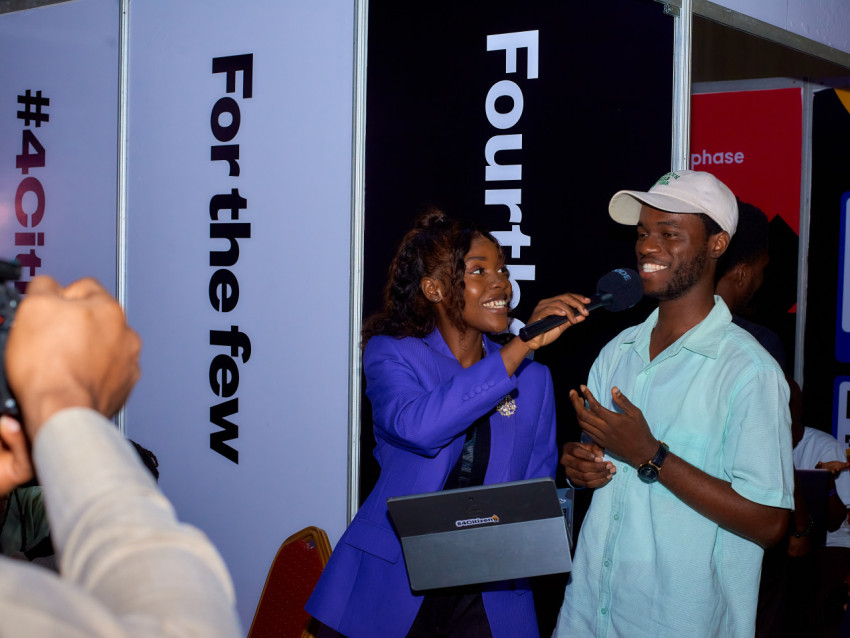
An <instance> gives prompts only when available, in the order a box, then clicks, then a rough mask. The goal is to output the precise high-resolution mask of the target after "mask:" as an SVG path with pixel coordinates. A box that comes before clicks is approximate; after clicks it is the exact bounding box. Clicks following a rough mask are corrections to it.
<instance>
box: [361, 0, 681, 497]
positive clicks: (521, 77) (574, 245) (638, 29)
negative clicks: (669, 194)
mask: <svg viewBox="0 0 850 638" xmlns="http://www.w3.org/2000/svg"><path fill="white" fill-rule="evenodd" d="M592 6H593V5H589V4H587V3H585V2H575V1H570V2H542V1H529V2H522V3H519V2H506V1H496V2H494V1H488V2H481V1H477V2H462V3H459V2H445V1H444V2H428V3H407V2H404V3H399V2H390V1H387V0H373V1H372V2H370V3H369V25H368V27H369V45H368V72H367V107H366V213H365V264H364V291H363V292H364V316H368V315H369V314H371V313H372V312H374V311H375V310H377V309H378V308H379V307H380V303H381V294H382V290H383V286H384V284H385V282H386V276H387V269H388V267H389V264H390V261H391V260H392V256H393V254H394V252H395V250H396V248H397V246H398V244H399V241H400V240H401V238H402V236H403V235H404V233H405V232H406V231H407V230H408V229H409V228H410V226H411V224H412V222H413V220H414V219H415V218H416V216H417V215H418V214H419V213H421V212H423V211H424V210H425V209H426V208H428V207H429V206H437V207H439V208H441V209H443V210H444V211H445V212H446V213H448V214H449V215H451V216H453V217H462V218H466V219H470V220H473V221H475V222H478V223H480V224H481V225H483V226H484V227H485V228H487V229H488V230H490V231H491V232H493V233H494V234H495V235H496V237H497V238H498V239H499V240H500V242H501V243H502V245H503V246H504V247H505V253H506V257H507V261H508V266H509V268H510V270H511V274H512V277H513V278H514V282H513V283H514V298H515V300H517V298H518V304H517V307H516V309H515V315H516V317H517V318H519V319H522V320H525V319H527V318H528V316H529V315H530V313H531V311H532V310H533V308H534V306H535V305H536V304H537V302H538V301H539V300H540V299H542V298H545V297H549V296H552V295H555V294H559V293H562V292H580V293H584V294H588V295H590V294H592V293H593V292H595V289H596V282H597V280H598V279H599V278H600V277H601V276H602V275H603V274H604V273H606V272H608V271H610V270H611V269H613V268H619V267H623V266H628V267H634V265H635V257H634V238H635V230H634V228H633V227H625V226H619V225H618V224H616V223H615V222H613V221H611V219H610V218H609V217H608V213H607V206H608V200H609V199H610V198H611V196H612V195H613V194H614V193H615V192H616V191H617V190H619V189H622V188H634V189H648V188H649V187H650V186H651V185H652V184H653V183H654V182H655V180H656V179H657V178H658V177H659V176H661V175H662V174H663V173H665V172H666V171H667V170H669V167H670V156H671V149H670V140H671V109H672V107H671V104H672V77H673V70H672V61H673V20H672V18H671V17H670V16H667V15H665V14H664V11H663V6H662V5H661V4H659V3H657V2H654V1H653V0H619V1H615V2H607V3H605V7H606V9H605V11H604V12H602V11H595V10H593V9H592ZM648 304H649V302H647V301H644V302H641V303H640V304H638V306H636V307H635V308H633V309H631V310H628V311H625V312H621V313H616V314H615V313H609V312H606V311H605V310H596V311H594V313H593V316H591V318H590V320H589V321H587V322H585V323H584V324H583V325H581V326H579V327H577V328H576V329H575V330H570V331H568V332H567V333H566V334H565V335H564V337H562V338H561V339H559V340H558V342H556V343H555V344H554V345H552V346H550V347H548V348H545V349H543V350H541V351H540V352H539V353H538V354H537V360H538V361H541V362H543V363H545V364H547V365H549V366H550V369H551V370H552V374H553V377H554V381H555V389H556V393H557V396H558V410H559V415H558V416H559V428H560V430H561V431H560V433H559V444H560V443H561V442H563V441H565V440H568V439H569V438H575V437H576V436H577V430H576V429H575V428H576V426H575V419H574V415H573V410H572V407H571V406H570V405H569V400H568V398H567V392H568V390H569V388H571V387H576V386H577V384H579V383H583V382H585V380H586V378H587V373H588V371H589V368H590V365H591V363H592V362H593V360H594V359H595V357H596V355H597V354H598V352H599V350H600V349H601V347H602V346H603V345H604V344H605V343H606V342H607V341H608V340H609V339H611V338H612V337H613V336H614V335H615V334H616V333H617V332H619V331H620V330H621V329H622V328H624V327H626V326H628V325H632V324H635V323H638V322H639V321H641V320H642V319H643V318H644V317H645V316H646V315H647V314H648V312H649V311H650V309H651V306H649V305H648ZM363 406H364V414H363V415H362V425H363V428H362V432H363V433H362V438H361V441H362V444H361V460H362V463H361V468H362V476H361V498H362V499H365V497H366V496H367V495H368V493H369V490H370V489H371V486H372V485H373V484H374V480H375V476H376V472H377V468H376V465H375V462H374V460H373V459H372V456H371V451H372V448H373V447H374V439H373V436H372V432H371V415H370V414H369V409H370V408H369V404H368V401H365V400H364V402H363Z"/></svg>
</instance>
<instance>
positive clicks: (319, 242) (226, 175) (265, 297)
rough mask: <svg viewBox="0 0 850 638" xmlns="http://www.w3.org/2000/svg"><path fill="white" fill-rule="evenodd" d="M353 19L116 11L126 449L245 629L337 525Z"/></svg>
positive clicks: (228, 10)
mask: <svg viewBox="0 0 850 638" xmlns="http://www.w3.org/2000/svg"><path fill="white" fill-rule="evenodd" d="M353 38H354V3H352V2H350V1H343V0H322V1H316V0H309V1H308V0H303V1H297V2H277V1H276V0H253V1H250V2H239V3H234V2H228V1H225V0H216V1H210V0H191V1H190V0H183V1H181V2H171V1H168V0H145V2H134V3H131V5H130V40H129V41H130V50H129V60H130V67H129V74H130V75H129V124H128V125H129V147H128V155H129V159H128V171H129V174H128V183H129V186H128V188H129V190H128V220H129V221H128V228H129V240H128V295H129V296H128V305H127V307H128V313H129V317H130V321H131V323H132V324H133V325H134V326H135V327H136V328H137V329H138V330H139V332H140V333H141V335H142V338H143V341H144V347H143V354H142V370H143V376H142V380H141V382H140V383H139V385H138V387H137V389H136V391H135V392H134V393H133V396H132V397H131V400H130V403H129V406H128V409H127V434H128V436H130V437H131V438H133V439H136V440H138V441H139V443H141V444H142V445H144V446H145V447H147V448H149V449H151V450H152V451H153V452H154V453H155V454H156V455H157V456H158V458H159V461H160V469H161V477H160V482H161V485H162V487H163V489H164V490H165V492H166V494H168V496H169V497H170V498H171V499H172V500H173V502H174V503H175V505H176V507H177V509H178V511H179V514H180V516H181V517H182V518H183V519H184V520H188V521H190V522H192V523H194V524H196V525H198V526H199V527H200V528H202V529H203V530H205V531H206V532H207V533H208V534H209V536H210V537H211V538H212V540H213V542H214V543H215V544H216V545H217V546H218V548H219V549H220V550H221V552H222V554H223V555H224V558H225V560H226V562H227V564H228V566H229V568H230V571H231V573H232V575H233V579H234V582H235V585H236V590H237V596H238V604H239V612H240V616H241V618H242V622H243V624H244V626H245V630H246V631H247V628H248V626H249V624H250V622H251V619H252V616H253V613H254V609H255V607H256V604H257V601H258V598H259V595H260V592H261V590H262V587H263V584H264V581H265V578H266V573H267V570H268V568H269V566H270V564H271V561H272V558H273V557H274V555H275V552H276V551H277V549H278V547H279V545H280V543H281V542H282V541H283V540H284V539H285V538H287V537H288V536H289V535H291V534H293V533H294V532H296V531H298V530H300V529H302V528H303V527H305V526H308V525H316V526H318V527H321V528H323V529H325V530H326V531H327V532H328V535H329V537H330V539H331V542H332V543H335V542H336V540H337V539H338V538H339V536H340V535H341V534H342V532H343V530H344V528H345V524H346V494H347V478H346V477H347V474H346V468H347V427H348V426H347V423H348V336H349V334H348V333H349V328H348V326H349V319H348V315H349V313H348V303H349V302H348V299H349V277H350V266H349V263H350V260H349V253H350V249H349V243H350V225H351V222H350V216H351V202H350V199H351V195H350V193H351V136H352V134H351V131H352V81H353V80H352V78H353V51H354V45H353Z"/></svg>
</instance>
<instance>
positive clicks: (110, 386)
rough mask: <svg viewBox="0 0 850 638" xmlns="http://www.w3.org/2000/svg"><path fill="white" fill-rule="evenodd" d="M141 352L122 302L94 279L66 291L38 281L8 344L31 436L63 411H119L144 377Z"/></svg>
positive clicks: (14, 385)
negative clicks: (119, 302)
mask: <svg viewBox="0 0 850 638" xmlns="http://www.w3.org/2000/svg"><path fill="white" fill-rule="evenodd" d="M140 349H141V340H140V339H139V336H138V335H137V334H136V333H135V332H134V331H133V330H132V329H131V328H130V327H129V326H128V325H127V323H126V321H125V319H124V312H123V311H122V309H121V307H120V306H119V305H118V302H116V301H115V299H113V298H112V296H111V295H110V294H109V293H107V292H106V290H105V289H104V288H103V287H102V286H101V285H100V284H99V283H97V282H96V281H95V280H93V279H81V280H79V281H76V282H74V283H73V284H71V285H70V286H68V287H67V288H62V287H61V286H59V284H58V283H56V281H54V280H53V279H51V278H50V277H43V276H42V277H36V278H35V279H33V280H32V281H31V282H30V283H29V285H28V287H27V294H26V296H25V297H24V299H23V301H22V302H21V304H20V306H19V307H18V310H17V312H16V313H15V320H14V324H13V326H12V329H11V331H10V332H9V340H8V343H7V345H6V376H7V378H8V380H9V386H10V388H11V389H12V392H13V393H14V395H15V398H16V399H17V401H18V404H19V406H20V408H21V414H22V415H23V421H24V428H25V429H26V432H27V434H28V435H29V437H30V440H31V441H32V440H35V436H36V435H37V433H38V430H39V429H40V428H41V426H42V425H43V424H44V422H45V421H46V420H47V419H48V418H50V416H52V415H53V414H54V413H56V412H58V411H59V410H62V409H65V408H70V407H86V408H92V409H94V410H97V411H98V412H100V413H101V414H103V415H105V416H112V415H113V414H114V413H115V412H117V411H118V409H119V408H120V407H121V405H123V403H124V401H125V400H126V399H127V397H128V396H129V394H130V390H132V388H133V385H135V383H136V381H137V380H138V378H139V375H140V370H139V351H140Z"/></svg>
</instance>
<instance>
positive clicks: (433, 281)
mask: <svg viewBox="0 0 850 638" xmlns="http://www.w3.org/2000/svg"><path fill="white" fill-rule="evenodd" d="M510 300H511V283H510V280H509V279H508V271H507V268H506V267H505V260H504V256H503V254H502V251H501V248H500V247H499V244H498V242H497V241H496V240H495V239H494V238H493V236H492V235H490V234H489V233H487V232H486V231H483V230H481V229H478V228H476V227H474V226H472V225H470V224H465V223H461V222H457V221H454V220H451V219H449V218H447V217H445V216H444V215H443V214H442V213H440V212H439V211H433V212H431V213H428V214H426V215H425V216H423V217H422V218H421V219H420V220H419V221H418V223H417V225H416V226H415V227H414V229H413V230H411V231H410V232H409V233H408V234H407V235H406V236H405V238H404V239H403V241H402V244H401V246H400V247H399V250H398V253H397V255H396V257H395V259H394V260H393V263H392V267H391V269H390V279H389V282H388V284H387V288H386V291H385V299H384V308H383V311H382V312H380V313H378V314H377V315H376V316H374V317H372V318H371V319H370V320H369V321H368V322H367V323H366V325H365V327H364V330H363V341H364V344H365V347H364V353H363V367H364V371H365V374H366V394H367V396H368V398H369V400H370V402H371V404H372V414H373V418H374V432H375V439H376V447H375V452H374V453H375V457H376V458H377V460H378V463H379V464H380V466H381V473H380V476H379V477H378V481H377V484H376V485H375V487H374V489H373V490H372V492H371V494H370V495H369V497H368V498H367V499H366V502H365V503H364V504H363V506H362V507H361V508H360V510H359V511H358V513H357V515H356V516H355V518H354V520H353V521H352V523H351V525H349V527H348V529H347V530H346V532H345V534H343V536H342V538H341V539H340V541H339V543H338V544H337V546H336V548H335V549H334V552H333V554H332V556H331V559H330V561H329V563H328V565H327V566H326V568H325V570H324V573H323V574H322V577H321V579H320V580H319V583H318V585H317V586H316V588H315V590H314V592H313V595H312V596H311V598H310V600H309V602H308V603H307V607H306V609H307V611H308V612H310V614H312V615H313V616H314V617H315V618H317V619H318V620H320V621H321V622H322V623H324V624H325V625H327V626H328V627H331V628H333V629H335V630H336V631H338V632H339V633H341V634H343V635H345V636H348V637H350V638H376V637H381V638H394V637H398V638H403V637H405V636H408V637H410V638H414V637H420V636H464V638H470V637H471V638H475V637H477V636H482V637H487V636H493V637H495V638H500V637H508V636H513V637H517V638H528V637H529V636H537V635H538V632H537V619H536V615H535V612H534V601H533V596H532V595H531V592H530V590H529V587H528V583H527V582H526V581H511V582H499V583H489V584H487V585H484V586H481V587H477V588H473V589H463V590H461V589H457V590H452V591H442V592H429V593H425V594H424V595H423V594H421V593H414V592H413V591H411V589H410V584H409V582H408V578H407V571H406V569H405V564H404V557H403V556H402V551H401V544H400V542H399V539H398V537H397V536H396V533H395V531H394V530H393V526H392V523H391V521H390V519H389V517H388V515H387V504H386V502H387V498H389V497H392V496H401V495H407V494H417V493H421V492H434V491H438V490H442V489H452V488H456V487H462V486H466V485H480V484H490V483H502V482H506V481H517V480H521V479H529V478H538V477H546V476H553V475H554V472H555V464H556V462H557V449H556V443H555V403H554V398H553V390H552V380H551V377H550V375H549V371H548V369H547V368H545V367H544V366H542V365H540V364H538V363H534V362H532V361H531V360H530V359H528V358H527V355H528V354H529V352H530V351H531V350H535V349H537V348H539V347H541V346H543V345H545V344H547V343H550V342H551V341H553V340H554V339H556V338H557V337H558V336H559V335H560V334H561V333H562V332H563V331H564V330H566V328H567V327H569V326H570V325H572V324H575V323H578V322H580V321H583V320H584V318H585V317H586V316H587V310H586V309H585V307H584V304H587V303H589V302H590V300H589V299H588V298H587V297H584V296H581V295H572V294H564V295H560V296H558V297H553V298H552V299H547V300H544V301H542V302H540V304H538V306H537V308H535V311H534V313H533V314H532V316H531V321H535V320H537V319H540V318H542V317H544V316H547V315H553V314H556V315H561V316H566V317H568V318H569V322H567V323H565V324H562V325H561V326H559V327H557V328H554V329H552V330H550V331H549V332H546V333H544V334H542V335H540V336H539V337H536V338H535V339H532V340H531V341H529V342H527V343H526V342H523V341H521V340H520V339H512V340H511V341H509V342H508V343H507V344H506V345H504V346H502V347H500V346H499V345H498V344H497V343H495V342H494V341H492V340H490V339H489V338H488V337H487V336H486V335H487V334H495V333H501V332H504V331H505V330H506V329H507V327H508V323H509V318H508V311H509V307H510ZM470 457H471V459H470ZM464 460H465V462H464Z"/></svg>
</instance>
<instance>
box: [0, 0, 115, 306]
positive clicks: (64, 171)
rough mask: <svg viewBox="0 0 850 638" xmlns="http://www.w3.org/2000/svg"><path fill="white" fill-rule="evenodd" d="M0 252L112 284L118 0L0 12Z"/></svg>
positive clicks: (64, 276) (62, 275)
mask: <svg viewBox="0 0 850 638" xmlns="http://www.w3.org/2000/svg"><path fill="white" fill-rule="evenodd" d="M0 59H2V60H3V64H2V65H0V257H2V258H5V259H11V258H17V259H18V260H19V261H20V262H21V265H22V266H23V268H22V276H21V282H22V283H24V282H26V281H29V280H30V279H32V278H33V277H34V276H36V275H41V274H46V275H51V276H53V277H55V278H56V279H58V280H59V281H60V283H63V284H67V283H70V282H71V281H73V280H75V279H78V278H80V277H82V276H92V277H96V278H97V279H99V280H100V281H101V282H102V283H103V284H104V286H106V287H107V289H109V290H112V291H114V290H115V263H116V242H115V232H116V180H117V168H116V166H117V147H118V142H117V139H118V138H117V135H118V125H117V121H118V119H117V118H118V0H77V1H76V2H66V3H61V4H56V5H50V6H46V7H42V8H40V9H30V10H28V11H18V12H14V13H7V14H3V15H0Z"/></svg>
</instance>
